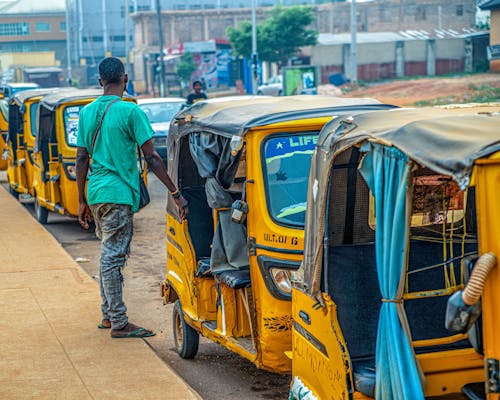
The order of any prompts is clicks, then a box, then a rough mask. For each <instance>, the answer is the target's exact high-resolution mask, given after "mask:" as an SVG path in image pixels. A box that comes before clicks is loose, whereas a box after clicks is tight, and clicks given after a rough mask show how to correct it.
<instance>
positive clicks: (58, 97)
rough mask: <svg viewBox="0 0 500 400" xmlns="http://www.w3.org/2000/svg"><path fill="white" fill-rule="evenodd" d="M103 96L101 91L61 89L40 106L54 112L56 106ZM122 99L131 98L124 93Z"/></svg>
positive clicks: (46, 98) (44, 100)
mask: <svg viewBox="0 0 500 400" xmlns="http://www.w3.org/2000/svg"><path fill="white" fill-rule="evenodd" d="M102 95H103V90H102V89H63V90H61V89H60V90H58V91H57V92H56V93H54V94H51V95H49V96H46V97H44V98H43V99H42V101H41V102H40V105H41V106H43V107H45V108H48V109H49V110H55V109H56V108H57V106H58V105H60V104H63V103H68V102H71V101H76V100H84V99H88V98H97V97H99V96H102ZM123 98H127V99H130V98H133V97H132V96H130V95H129V94H127V93H126V92H124V93H123Z"/></svg>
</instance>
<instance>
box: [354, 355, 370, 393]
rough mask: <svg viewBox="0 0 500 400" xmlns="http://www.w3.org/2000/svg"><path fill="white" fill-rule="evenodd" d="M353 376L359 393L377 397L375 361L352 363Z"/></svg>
mask: <svg viewBox="0 0 500 400" xmlns="http://www.w3.org/2000/svg"><path fill="white" fill-rule="evenodd" d="M352 376H353V379H354V387H355V388H356V390H357V391H359V392H361V393H363V394H364V395H365V396H368V397H375V382H376V374H375V359H374V358H370V359H365V360H357V361H353V362H352Z"/></svg>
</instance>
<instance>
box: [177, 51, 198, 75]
mask: <svg viewBox="0 0 500 400" xmlns="http://www.w3.org/2000/svg"><path fill="white" fill-rule="evenodd" d="M195 70H196V65H195V63H194V62H193V55H192V54H191V53H184V54H183V55H182V56H181V59H180V60H179V62H178V63H177V66H176V73H177V75H178V76H179V78H181V80H183V81H189V80H190V79H191V75H193V72H194V71H195Z"/></svg>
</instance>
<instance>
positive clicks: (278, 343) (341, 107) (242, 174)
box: [161, 96, 392, 372]
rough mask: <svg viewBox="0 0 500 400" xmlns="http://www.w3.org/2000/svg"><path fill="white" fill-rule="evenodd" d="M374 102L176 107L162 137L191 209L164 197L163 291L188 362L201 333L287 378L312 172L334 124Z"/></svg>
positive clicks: (225, 102) (264, 101)
mask: <svg viewBox="0 0 500 400" xmlns="http://www.w3.org/2000/svg"><path fill="white" fill-rule="evenodd" d="M389 107H392V106H388V105H384V104H380V103H379V102H378V101H375V100H373V99H344V98H333V97H322V96H291V97H286V98H284V97H281V98H271V97H262V96H258V97H234V98H223V99H214V100H208V101H204V102H200V103H196V104H195V105H193V106H192V107H190V108H188V109H185V110H183V111H181V112H180V113H179V114H178V115H177V116H176V118H175V120H174V122H173V123H172V124H171V127H170V130H169V136H168V139H167V156H168V172H169V175H170V177H171V178H172V180H173V181H174V182H175V183H176V184H177V185H178V188H179V189H180V190H181V191H182V194H183V196H184V197H185V198H186V199H187V200H188V202H189V216H188V220H187V221H184V222H182V221H181V220H180V217H179V213H178V210H177V207H176V206H175V204H174V202H173V201H172V199H171V198H169V201H168V202H167V266H166V267H167V268H166V279H165V281H164V282H163V283H162V286H161V291H162V296H163V297H164V298H165V299H166V301H167V302H175V306H174V311H173V333H174V339H175V345H176V350H177V352H178V353H179V355H180V356H181V357H183V358H192V357H194V356H195V355H196V353H197V351H198V344H199V335H200V334H201V335H202V336H205V337H207V338H208V339H210V340H212V341H214V342H217V343H219V344H221V345H223V346H224V347H226V348H228V349H229V350H231V351H233V352H235V353H237V354H239V355H241V356H243V357H244V358H246V359H248V360H249V361H251V362H252V363H254V364H255V365H256V366H257V367H258V368H261V369H264V370H268V371H273V372H289V371H290V368H291V362H290V359H289V358H288V357H287V356H286V355H285V352H286V351H290V350H291V327H292V319H291V302H290V300H291V287H290V275H291V274H292V273H293V272H294V271H295V270H297V268H298V267H299V264H300V260H301V258H302V253H303V227H304V217H305V209H306V194H307V188H306V185H307V177H308V174H309V163H310V157H311V154H312V151H313V149H314V147H315V144H316V140H317V136H318V133H319V131H320V129H321V128H322V127H323V125H324V124H325V123H326V122H328V121H329V120H330V119H331V118H332V117H334V116H338V115H344V114H346V113H351V112H353V111H359V112H361V111H363V110H365V111H368V110H377V109H387V108H389Z"/></svg>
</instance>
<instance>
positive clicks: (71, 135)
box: [63, 105, 83, 146]
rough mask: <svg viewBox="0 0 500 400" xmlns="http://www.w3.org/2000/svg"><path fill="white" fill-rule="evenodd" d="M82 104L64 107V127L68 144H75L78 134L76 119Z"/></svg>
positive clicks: (78, 116)
mask: <svg viewBox="0 0 500 400" xmlns="http://www.w3.org/2000/svg"><path fill="white" fill-rule="evenodd" d="M82 108H83V105H79V106H71V107H66V108H65V109H64V112H63V118H64V129H65V131H66V142H67V143H68V145H70V146H76V138H77V134H78V119H79V118H80V110H81V109H82Z"/></svg>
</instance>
